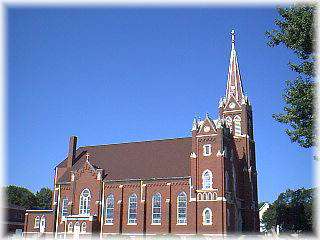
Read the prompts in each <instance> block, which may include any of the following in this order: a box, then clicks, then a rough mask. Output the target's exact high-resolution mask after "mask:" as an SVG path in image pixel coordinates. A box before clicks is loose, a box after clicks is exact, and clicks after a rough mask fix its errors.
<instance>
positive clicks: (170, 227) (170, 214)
mask: <svg viewBox="0 0 320 240" xmlns="http://www.w3.org/2000/svg"><path fill="white" fill-rule="evenodd" d="M171 198H172V196H171V183H170V184H169V234H170V233H171V200H172V199H171Z"/></svg>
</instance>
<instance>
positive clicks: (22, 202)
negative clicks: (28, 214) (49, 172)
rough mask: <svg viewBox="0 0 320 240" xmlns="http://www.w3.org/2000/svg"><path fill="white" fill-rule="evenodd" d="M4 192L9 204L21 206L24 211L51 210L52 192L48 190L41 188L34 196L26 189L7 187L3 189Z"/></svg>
mask: <svg viewBox="0 0 320 240" xmlns="http://www.w3.org/2000/svg"><path fill="white" fill-rule="evenodd" d="M5 192H6V195H7V201H8V203H9V204H13V205H17V206H21V207H24V208H26V209H50V208H51V201H52V191H51V190H50V189H49V188H42V189H41V190H40V191H39V192H37V193H36V194H34V193H33V192H31V191H30V190H28V189H26V188H23V187H19V186H14V185H9V186H7V187H6V188H5Z"/></svg>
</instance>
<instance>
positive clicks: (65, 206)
mask: <svg viewBox="0 0 320 240" xmlns="http://www.w3.org/2000/svg"><path fill="white" fill-rule="evenodd" d="M61 215H62V216H66V215H68V198H67V197H64V198H63V199H62V207H61Z"/></svg>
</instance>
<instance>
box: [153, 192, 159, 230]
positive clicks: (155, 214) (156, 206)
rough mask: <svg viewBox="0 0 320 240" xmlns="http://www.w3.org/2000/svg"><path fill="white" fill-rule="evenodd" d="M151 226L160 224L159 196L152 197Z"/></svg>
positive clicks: (157, 194)
mask: <svg viewBox="0 0 320 240" xmlns="http://www.w3.org/2000/svg"><path fill="white" fill-rule="evenodd" d="M152 224H161V194H160V193H156V194H154V195H153V196H152Z"/></svg>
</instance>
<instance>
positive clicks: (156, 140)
mask: <svg viewBox="0 0 320 240" xmlns="http://www.w3.org/2000/svg"><path fill="white" fill-rule="evenodd" d="M186 138H191V137H177V138H166V139H155V140H145V141H133V142H122V143H109V144H99V145H87V146H81V147H79V148H78V149H80V148H86V147H100V146H110V145H121V144H130V143H144V142H158V141H168V140H170V141H172V140H178V139H186Z"/></svg>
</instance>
